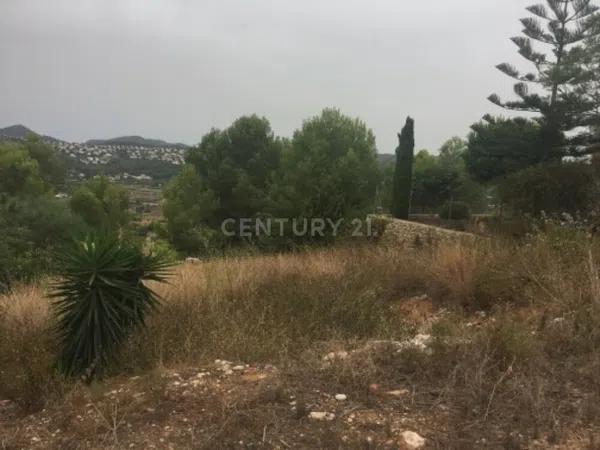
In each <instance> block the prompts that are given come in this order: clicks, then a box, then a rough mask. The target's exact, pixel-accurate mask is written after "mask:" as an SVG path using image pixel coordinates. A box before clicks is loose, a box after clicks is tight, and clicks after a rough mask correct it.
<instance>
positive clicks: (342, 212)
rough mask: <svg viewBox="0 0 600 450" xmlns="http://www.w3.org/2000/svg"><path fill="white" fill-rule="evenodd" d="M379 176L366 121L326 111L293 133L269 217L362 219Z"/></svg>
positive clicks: (279, 174)
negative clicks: (272, 215)
mask: <svg viewBox="0 0 600 450" xmlns="http://www.w3.org/2000/svg"><path fill="white" fill-rule="evenodd" d="M378 177H379V169H378V166H377V149H376V147H375V136H374V135H373V132H372V131H371V130H370V129H369V128H367V126H366V125H365V123H364V122H362V121H361V120H359V119H353V118H350V117H348V116H345V115H343V114H342V113H341V112H340V111H339V110H338V109H333V108H328V109H324V110H323V111H322V112H321V114H320V115H318V116H315V117H313V118H311V119H308V120H306V121H305V122H304V123H303V125H302V128H301V129H299V130H297V131H296V132H294V137H293V140H292V142H291V145H290V146H289V148H288V149H287V151H285V153H284V157H283V160H282V165H281V170H280V171H279V173H278V176H277V178H276V182H275V183H274V185H273V187H272V190H271V200H272V206H271V212H273V213H274V214H276V215H277V216H278V217H286V218H299V217H301V218H324V219H327V218H328V219H332V220H336V219H340V218H349V217H361V216H364V215H365V214H367V213H368V212H369V211H370V210H371V208H372V207H373V202H374V199H375V190H376V187H377V182H378Z"/></svg>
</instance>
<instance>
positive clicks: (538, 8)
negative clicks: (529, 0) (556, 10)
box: [526, 4, 550, 20]
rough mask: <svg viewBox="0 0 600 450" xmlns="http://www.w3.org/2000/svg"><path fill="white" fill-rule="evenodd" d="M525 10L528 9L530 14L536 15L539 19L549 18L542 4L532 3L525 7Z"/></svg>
mask: <svg viewBox="0 0 600 450" xmlns="http://www.w3.org/2000/svg"><path fill="white" fill-rule="evenodd" d="M526 9H527V11H529V12H530V13H532V14H535V15H536V16H538V17H539V18H541V19H546V20H549V19H550V18H549V17H548V11H547V10H546V7H545V6H544V5H541V4H537V5H532V6H529V7H527V8H526Z"/></svg>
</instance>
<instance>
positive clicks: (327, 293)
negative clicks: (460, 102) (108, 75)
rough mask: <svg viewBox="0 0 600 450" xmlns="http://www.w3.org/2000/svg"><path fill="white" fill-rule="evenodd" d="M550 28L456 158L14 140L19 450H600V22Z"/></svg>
mask: <svg viewBox="0 0 600 450" xmlns="http://www.w3.org/2000/svg"><path fill="white" fill-rule="evenodd" d="M528 11H529V13H530V17H528V18H526V19H523V20H522V21H521V23H522V25H523V34H522V36H519V37H515V38H513V39H512V41H513V42H514V43H515V44H516V45H517V47H518V53H519V55H520V56H522V57H524V58H525V60H526V61H528V62H529V63H531V64H530V66H531V72H521V71H519V70H518V69H517V68H516V67H515V66H513V65H512V64H510V63H502V64H499V65H498V69H499V70H500V71H501V72H502V73H504V74H506V75H508V76H509V77H510V78H511V79H512V80H513V81H516V84H515V86H514V92H515V95H516V100H509V101H505V100H502V99H501V98H500V97H499V96H498V95H495V94H492V95H491V96H490V97H489V100H490V101H491V103H492V104H493V105H494V106H493V107H502V108H505V109H507V110H511V111H520V112H524V113H527V114H523V116H526V117H520V116H517V115H511V116H510V117H503V116H494V115H491V114H485V115H483V117H482V119H481V120H479V121H478V122H476V123H474V124H473V125H472V126H471V129H470V132H469V133H468V135H466V136H463V137H461V136H454V137H449V138H448V139H447V140H446V142H444V143H443V145H441V146H440V148H439V149H422V148H418V147H416V146H415V145H416V144H415V142H418V136H419V133H421V132H425V131H420V128H419V127H418V124H419V122H418V119H415V118H412V117H398V128H399V130H398V131H399V132H398V147H397V149H396V151H395V154H394V155H386V154H382V153H380V152H379V150H381V149H378V147H377V141H376V136H375V133H374V132H373V130H372V129H371V128H370V127H369V125H368V124H367V123H366V122H365V121H364V120H362V119H361V118H359V117H353V116H349V115H347V114H345V113H344V112H342V110H340V109H338V108H333V107H331V108H325V109H323V110H321V111H319V112H316V113H315V114H314V115H313V116H311V117H308V118H306V119H305V120H303V121H301V122H300V123H298V124H297V128H296V129H295V131H294V132H293V133H292V134H291V136H288V137H285V136H279V135H278V134H276V132H275V131H274V130H273V128H272V126H271V122H270V121H269V119H268V118H266V117H264V116H261V115H258V114H250V115H244V116H240V117H238V118H237V119H235V120H233V121H232V122H231V123H230V124H229V125H227V126H225V127H223V128H212V129H211V130H210V131H209V132H207V133H206V134H204V135H203V136H201V138H200V139H199V143H198V144H197V145H195V146H192V147H189V148H187V147H184V146H180V145H179V144H167V143H165V142H163V141H158V140H147V139H144V138H139V137H135V136H134V137H126V138H118V139H114V140H108V141H88V142H87V143H85V144H73V143H67V142H63V141H58V140H56V139H50V138H47V137H44V136H39V135H36V134H35V133H32V132H30V130H29V129H27V128H26V127H23V126H15V127H9V128H6V129H3V130H0V236H2V238H1V239H0V449H2V450H4V449H17V448H18V449H21V448H33V449H69V448H78V449H79V448H81V449H105V448H106V449H121V448H144V449H146V448H160V449H180V448H182V449H214V448H217V449H220V448H227V449H230V448H265V449H307V448H308V449H313V448H314V449H380V448H381V449H390V450H391V449H396V450H397V449H402V450H407V449H419V448H431V449H457V450H462V449H556V450H558V449H564V450H567V449H569V450H570V449H596V448H598V447H599V445H600V424H599V422H598V416H599V414H600V406H599V405H600V390H599V389H598V376H597V374H598V370H599V368H600V331H599V330H600V266H599V264H600V263H599V261H600V240H599V238H598V233H599V230H600V222H599V213H600V200H599V199H600V159H599V157H598V154H599V153H600V135H599V130H600V78H599V77H600V51H599V49H600V16H599V14H600V12H599V11H600V7H598V6H595V5H594V2H593V1H591V0H561V1H558V0H546V1H545V4H544V5H534V6H531V7H529V8H528ZM539 44H543V46H542V45H539ZM538 47H539V48H538ZM490 107H492V106H491V105H490ZM407 112H408V111H407ZM484 113H485V111H482V114H484Z"/></svg>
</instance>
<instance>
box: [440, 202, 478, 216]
mask: <svg viewBox="0 0 600 450" xmlns="http://www.w3.org/2000/svg"><path fill="white" fill-rule="evenodd" d="M439 216H440V218H441V219H444V220H465V219H468V218H469V217H471V210H470V209H469V205H467V204H466V203H465V202H458V201H456V202H446V203H445V204H444V206H442V209H441V210H440V212H439Z"/></svg>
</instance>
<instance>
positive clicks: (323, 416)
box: [308, 411, 335, 422]
mask: <svg viewBox="0 0 600 450" xmlns="http://www.w3.org/2000/svg"><path fill="white" fill-rule="evenodd" d="M308 418H309V419H312V420H318V421H327V422H330V421H332V420H333V419H335V414H333V413H328V412H322V411H312V412H311V413H310V414H309V415H308Z"/></svg>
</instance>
